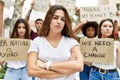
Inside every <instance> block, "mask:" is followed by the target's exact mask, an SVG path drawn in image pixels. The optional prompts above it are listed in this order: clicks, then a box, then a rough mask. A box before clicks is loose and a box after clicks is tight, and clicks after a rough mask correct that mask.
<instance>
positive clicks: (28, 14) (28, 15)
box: [25, 2, 34, 21]
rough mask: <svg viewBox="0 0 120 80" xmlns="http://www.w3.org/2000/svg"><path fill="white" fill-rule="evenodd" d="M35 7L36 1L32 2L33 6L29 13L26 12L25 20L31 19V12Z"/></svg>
mask: <svg viewBox="0 0 120 80" xmlns="http://www.w3.org/2000/svg"><path fill="white" fill-rule="evenodd" d="M33 8H34V2H32V3H31V8H30V9H29V11H28V13H27V14H26V16H25V20H27V21H29V18H30V14H31V12H32V10H33Z"/></svg>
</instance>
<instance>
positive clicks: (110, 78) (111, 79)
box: [89, 68, 120, 80]
mask: <svg viewBox="0 0 120 80" xmlns="http://www.w3.org/2000/svg"><path fill="white" fill-rule="evenodd" d="M89 80H120V77H119V74H118V71H117V70H116V71H114V72H107V73H106V74H101V73H99V72H98V71H96V69H93V68H91V70H90V76H89Z"/></svg>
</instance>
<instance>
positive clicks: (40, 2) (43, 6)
mask: <svg viewBox="0 0 120 80" xmlns="http://www.w3.org/2000/svg"><path fill="white" fill-rule="evenodd" d="M49 3H50V0H34V10H36V11H41V12H47V11H48V9H49Z"/></svg>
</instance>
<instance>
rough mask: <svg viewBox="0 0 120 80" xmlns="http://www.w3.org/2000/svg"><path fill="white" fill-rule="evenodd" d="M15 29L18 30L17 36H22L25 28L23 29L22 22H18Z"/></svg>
mask: <svg viewBox="0 0 120 80" xmlns="http://www.w3.org/2000/svg"><path fill="white" fill-rule="evenodd" d="M17 31H18V36H19V38H24V37H25V32H26V29H25V25H24V23H19V24H18V28H17Z"/></svg>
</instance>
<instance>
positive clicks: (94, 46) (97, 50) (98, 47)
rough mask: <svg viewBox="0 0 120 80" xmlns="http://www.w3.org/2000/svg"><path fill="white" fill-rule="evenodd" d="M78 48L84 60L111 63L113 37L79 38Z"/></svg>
mask: <svg viewBox="0 0 120 80" xmlns="http://www.w3.org/2000/svg"><path fill="white" fill-rule="evenodd" d="M80 48H81V51H82V54H83V56H84V60H85V61H86V62H94V63H105V64H110V63H113V53H114V40H113V39H108V38H107V39H80Z"/></svg>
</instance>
